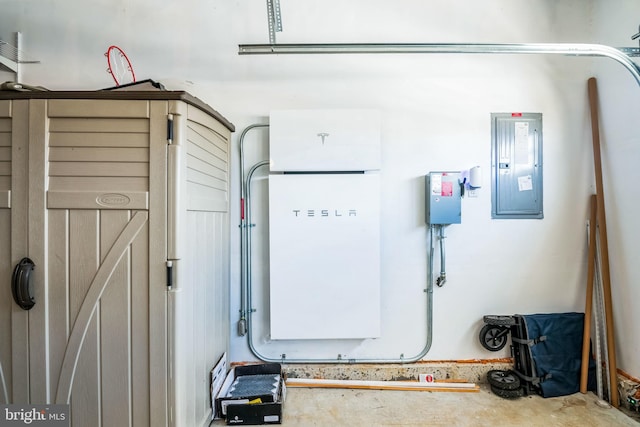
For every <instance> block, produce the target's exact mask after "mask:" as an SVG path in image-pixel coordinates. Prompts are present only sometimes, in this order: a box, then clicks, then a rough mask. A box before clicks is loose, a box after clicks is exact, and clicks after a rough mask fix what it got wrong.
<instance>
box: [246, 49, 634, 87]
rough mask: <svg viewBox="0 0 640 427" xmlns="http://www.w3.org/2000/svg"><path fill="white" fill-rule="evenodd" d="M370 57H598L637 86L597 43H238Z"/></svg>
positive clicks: (619, 55) (616, 53) (616, 55)
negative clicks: (505, 55)
mask: <svg viewBox="0 0 640 427" xmlns="http://www.w3.org/2000/svg"><path fill="white" fill-rule="evenodd" d="M354 53H358V54H372V53H386V54H390V53H394V54H396V53H416V54H417V53H423V54H424V53H443V54H444V53H457V54H472V53H475V54H483V53H490V54H551V55H565V56H598V57H605V58H610V59H613V60H614V61H616V62H618V63H620V64H622V66H624V67H625V68H626V69H627V71H629V72H630V73H631V74H632V75H633V78H634V79H635V80H636V83H638V85H640V70H638V66H637V65H636V64H635V63H634V62H633V61H632V60H631V58H629V56H627V55H626V54H625V53H624V52H621V51H620V50H618V49H616V48H613V47H610V46H605V45H601V44H585V43H525V44H509V43H507V44H500V43H498V44H496V43H319V44H305V43H300V44H241V45H238V54H239V55H273V54H354Z"/></svg>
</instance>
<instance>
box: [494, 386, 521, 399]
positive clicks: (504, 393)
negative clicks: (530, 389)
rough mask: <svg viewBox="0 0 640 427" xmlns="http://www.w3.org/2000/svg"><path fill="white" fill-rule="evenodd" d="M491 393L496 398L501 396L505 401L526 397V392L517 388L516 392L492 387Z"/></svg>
mask: <svg viewBox="0 0 640 427" xmlns="http://www.w3.org/2000/svg"><path fill="white" fill-rule="evenodd" d="M491 391H492V392H493V394H495V395H496V396H500V397H502V398H505V399H517V398H518V397H522V396H524V390H523V389H522V388H517V389H515V390H503V389H501V388H498V387H494V386H491Z"/></svg>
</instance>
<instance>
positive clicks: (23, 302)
mask: <svg viewBox="0 0 640 427" xmlns="http://www.w3.org/2000/svg"><path fill="white" fill-rule="evenodd" d="M35 267H36V265H35V264H34V263H33V261H31V260H30V259H29V258H22V259H21V260H20V262H19V263H18V265H16V268H14V269H13V277H12V280H11V291H12V292H13V300H14V301H15V302H16V304H18V305H19V306H20V308H22V309H23V310H31V309H32V308H33V306H34V305H35V304H36V299H35V298H34V296H33V280H32V279H33V274H32V273H33V269H34V268H35Z"/></svg>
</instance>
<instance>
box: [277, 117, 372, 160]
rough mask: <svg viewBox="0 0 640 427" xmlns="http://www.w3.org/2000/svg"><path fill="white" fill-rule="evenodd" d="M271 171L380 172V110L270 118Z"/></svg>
mask: <svg viewBox="0 0 640 427" xmlns="http://www.w3.org/2000/svg"><path fill="white" fill-rule="evenodd" d="M269 147H270V148H269V157H270V160H271V165H270V169H271V171H307V172H312V171H313V172H318V171H365V170H378V169H380V163H381V159H380V153H381V151H380V112H379V111H377V110H282V111H272V112H271V115H270V118H269Z"/></svg>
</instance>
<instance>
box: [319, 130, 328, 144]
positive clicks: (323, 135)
mask: <svg viewBox="0 0 640 427" xmlns="http://www.w3.org/2000/svg"><path fill="white" fill-rule="evenodd" d="M318 136H319V137H320V138H321V139H322V145H324V139H325V138H326V137H328V136H329V134H328V133H326V132H320V133H319V134H318Z"/></svg>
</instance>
